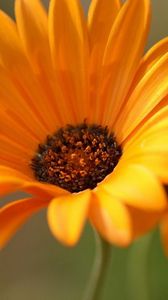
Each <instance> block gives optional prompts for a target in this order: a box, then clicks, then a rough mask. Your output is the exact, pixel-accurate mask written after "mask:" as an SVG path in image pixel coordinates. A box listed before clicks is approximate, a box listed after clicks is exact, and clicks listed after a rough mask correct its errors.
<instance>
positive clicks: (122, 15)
mask: <svg viewBox="0 0 168 300" xmlns="http://www.w3.org/2000/svg"><path fill="white" fill-rule="evenodd" d="M149 8H150V2H149V1H148V0H142V1H139V0H129V1H126V2H125V3H124V5H123V6H122V8H121V10H120V12H119V14H118V16H117V18H116V21H115V23H114V26H113V27H112V30H111V33H110V37H109V40H108V43H107V47H106V50H105V54H104V59H103V67H104V74H103V77H104V81H103V82H102V94H101V99H103V100H102V101H103V103H104V105H103V106H104V107H105V109H104V111H103V113H102V111H101V112H100V117H101V116H103V119H102V120H103V123H105V124H110V125H112V123H114V122H115V119H116V117H117V115H118V113H119V111H120V108H121V107H122V105H123V102H124V99H125V96H126V95H127V93H128V90H129V88H130V85H131V82H132V80H133V77H134V75H135V72H136V70H137V66H138V64H139V61H140V58H141V56H142V53H143V51H144V46H145V42H146V37H147V32H148V28H149V26H148V25H149V24H148V23H149V11H150V9H149Z"/></svg>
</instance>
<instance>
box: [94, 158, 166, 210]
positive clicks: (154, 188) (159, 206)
mask: <svg viewBox="0 0 168 300" xmlns="http://www.w3.org/2000/svg"><path fill="white" fill-rule="evenodd" d="M100 185H101V188H102V189H104V190H105V191H107V192H108V193H110V194H111V195H113V196H114V197H116V198H117V199H120V200H121V201H122V202H123V203H125V204H127V205H131V206H133V207H135V208H139V209H143V210H147V211H161V210H163V209H165V207H166V202H167V201H166V195H165V192H164V189H163V188H162V186H161V184H160V183H159V181H158V180H157V179H156V178H155V176H154V175H153V173H152V172H150V171H149V170H148V169H147V168H145V167H143V166H141V165H140V164H139V165H138V163H137V164H131V161H130V162H128V161H127V162H124V159H123V162H119V164H118V165H117V167H116V168H115V170H114V171H113V173H112V174H111V175H110V176H109V177H107V179H106V180H104V181H103V182H102V183H101V184H100Z"/></svg>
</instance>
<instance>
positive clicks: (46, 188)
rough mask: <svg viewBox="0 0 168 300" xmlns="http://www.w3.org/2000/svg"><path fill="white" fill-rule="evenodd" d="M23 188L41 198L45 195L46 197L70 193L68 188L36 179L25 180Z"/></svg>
mask: <svg viewBox="0 0 168 300" xmlns="http://www.w3.org/2000/svg"><path fill="white" fill-rule="evenodd" d="M22 190H24V191H25V192H27V193H29V194H32V195H34V196H38V197H39V198H40V197H45V199H48V198H49V199H50V198H51V197H52V198H56V197H62V196H66V195H69V192H68V191H67V190H64V189H62V188H60V187H59V186H56V185H53V184H48V183H43V182H39V181H35V180H34V181H27V182H25V183H24V186H23V187H22Z"/></svg>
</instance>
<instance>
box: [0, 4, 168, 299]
mask: <svg viewBox="0 0 168 300" xmlns="http://www.w3.org/2000/svg"><path fill="white" fill-rule="evenodd" d="M60 1H61V0H60ZM69 1H71V0H69ZM102 1H103V0H102ZM44 2H45V4H46V6H47V4H48V1H47V0H46V1H45V0H44ZM81 2H82V4H83V7H84V9H85V12H86V11H87V8H88V5H89V2H90V1H89V0H83V1H81ZM13 4H14V1H13V0H1V1H0V8H1V9H2V10H5V11H6V12H8V14H10V15H11V16H13V15H14V14H13ZM152 9H153V15H152V24H151V32H150V36H149V41H148V45H147V49H148V48H149V47H150V46H152V45H153V44H154V43H155V42H157V41H158V40H160V39H161V38H163V37H165V36H166V35H168V14H167V12H168V1H167V0H152ZM135 17H136V16H135ZM0 26H1V24H0ZM4 30H5V28H4ZM22 196H23V194H22V193H19V194H18V193H16V194H13V195H10V196H8V197H6V198H3V199H2V201H1V204H3V203H6V202H8V201H11V200H14V199H18V197H20V198H22ZM45 217H46V216H45V211H42V212H41V213H39V214H38V215H35V216H34V217H33V218H31V220H30V221H29V222H28V223H27V224H26V225H24V227H23V228H22V229H21V230H20V231H19V232H18V233H17V235H16V236H15V237H14V238H13V239H12V241H11V242H10V243H9V245H8V246H7V247H6V248H5V249H4V250H3V251H2V252H1V253H0V300H30V299H31V300H81V299H82V294H83V293H84V291H85V288H86V283H87V280H88V279H89V274H90V270H91V266H92V262H93V258H94V252H95V244H94V236H93V233H92V230H91V228H90V227H89V225H88V224H87V226H86V228H85V231H84V234H83V236H82V238H81V240H80V242H79V244H78V245H77V246H76V247H75V248H72V249H69V248H65V247H63V246H61V245H60V244H59V243H57V241H55V239H54V238H53V237H52V236H51V234H50V232H49V229H48V227H47V223H46V221H45V219H46V218H45ZM111 299H115V300H123V299H124V300H167V299H168V259H167V258H166V257H165V256H164V253H163V250H162V247H161V242H160V237H159V231H158V229H157V228H156V230H154V231H153V232H151V233H150V234H148V235H147V236H144V237H143V238H141V239H139V240H138V241H136V242H135V243H134V244H133V245H132V246H131V247H129V248H128V249H119V248H116V247H113V249H112V257H111V262H110V266H109V272H108V278H107V282H106V286H105V288H104V296H103V300H111Z"/></svg>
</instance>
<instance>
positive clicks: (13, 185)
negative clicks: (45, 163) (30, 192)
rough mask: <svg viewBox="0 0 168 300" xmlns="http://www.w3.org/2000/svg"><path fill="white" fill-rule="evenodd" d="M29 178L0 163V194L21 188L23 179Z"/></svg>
mask: <svg viewBox="0 0 168 300" xmlns="http://www.w3.org/2000/svg"><path fill="white" fill-rule="evenodd" d="M26 180H29V178H28V177H27V176H25V175H24V174H22V173H20V172H18V171H16V170H14V169H11V168H9V167H5V166H1V165H0V195H1V196H2V195H5V194H7V193H10V192H14V191H16V190H19V189H20V190H21V189H22V187H23V185H24V183H25V181H26Z"/></svg>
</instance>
